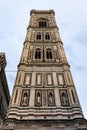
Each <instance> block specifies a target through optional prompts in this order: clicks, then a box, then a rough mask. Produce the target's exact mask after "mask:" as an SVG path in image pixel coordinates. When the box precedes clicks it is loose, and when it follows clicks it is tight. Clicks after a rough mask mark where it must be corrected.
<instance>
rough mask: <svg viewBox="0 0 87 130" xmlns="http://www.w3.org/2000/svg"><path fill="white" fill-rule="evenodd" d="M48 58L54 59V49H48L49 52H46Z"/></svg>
mask: <svg viewBox="0 0 87 130" xmlns="http://www.w3.org/2000/svg"><path fill="white" fill-rule="evenodd" d="M46 58H47V59H52V51H51V50H47V52H46Z"/></svg>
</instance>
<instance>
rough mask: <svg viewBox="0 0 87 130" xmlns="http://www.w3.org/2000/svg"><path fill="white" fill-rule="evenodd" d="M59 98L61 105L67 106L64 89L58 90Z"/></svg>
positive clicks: (66, 96)
mask: <svg viewBox="0 0 87 130" xmlns="http://www.w3.org/2000/svg"><path fill="white" fill-rule="evenodd" d="M60 99H61V105H62V106H69V100H68V95H67V91H66V90H60Z"/></svg>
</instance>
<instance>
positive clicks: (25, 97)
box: [21, 90, 30, 106]
mask: <svg viewBox="0 0 87 130" xmlns="http://www.w3.org/2000/svg"><path fill="white" fill-rule="evenodd" d="M29 97H30V91H29V90H22V95H21V106H28V105H29Z"/></svg>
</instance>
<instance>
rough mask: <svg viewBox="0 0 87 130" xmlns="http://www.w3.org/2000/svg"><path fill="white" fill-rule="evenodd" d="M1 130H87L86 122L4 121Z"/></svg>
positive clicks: (83, 120) (77, 120) (82, 119)
mask: <svg viewBox="0 0 87 130" xmlns="http://www.w3.org/2000/svg"><path fill="white" fill-rule="evenodd" d="M2 130H87V120H85V119H84V118H81V119H73V120H70V119H69V120H47V119H44V120H16V119H7V120H5V121H4V125H3V128H2Z"/></svg>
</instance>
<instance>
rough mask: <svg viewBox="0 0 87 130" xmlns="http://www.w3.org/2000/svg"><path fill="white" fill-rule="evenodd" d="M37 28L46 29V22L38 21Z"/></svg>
mask: <svg viewBox="0 0 87 130" xmlns="http://www.w3.org/2000/svg"><path fill="white" fill-rule="evenodd" d="M39 27H41V28H44V27H47V23H46V21H40V22H39Z"/></svg>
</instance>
